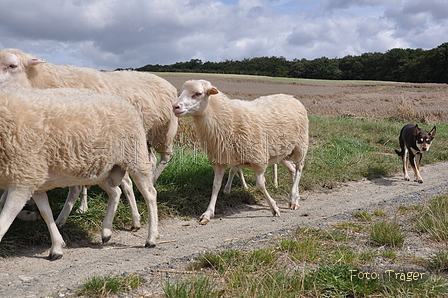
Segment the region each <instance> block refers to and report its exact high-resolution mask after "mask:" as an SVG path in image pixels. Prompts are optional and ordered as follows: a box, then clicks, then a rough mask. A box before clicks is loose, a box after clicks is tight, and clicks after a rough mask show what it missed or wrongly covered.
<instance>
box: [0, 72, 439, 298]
mask: <svg viewBox="0 0 448 298" xmlns="http://www.w3.org/2000/svg"><path fill="white" fill-rule="evenodd" d="M166 78H167V79H168V80H169V81H171V82H172V83H173V84H174V85H175V86H176V87H177V88H178V89H180V88H181V85H182V83H183V81H185V79H186V77H183V76H166ZM208 79H209V80H210V81H212V83H213V84H214V85H215V86H217V87H218V88H219V89H221V90H222V91H224V92H227V93H229V92H230V90H237V91H234V93H233V94H232V97H240V98H241V97H242V96H238V94H239V95H241V94H246V95H247V98H245V99H251V97H253V98H255V97H257V96H259V95H263V94H268V93H279V92H282V93H291V94H296V96H297V94H298V93H300V94H299V95H300V96H302V95H304V94H308V95H309V96H311V97H313V98H314V101H315V103H314V104H316V105H317V104H319V105H321V106H325V104H324V101H327V105H331V104H334V105H335V107H336V106H338V103H335V97H334V96H335V94H337V93H338V92H344V90H346V88H350V90H351V91H350V94H351V96H355V94H358V93H359V94H362V96H361V97H362V98H364V99H366V100H365V101H362V100H361V99H360V100H358V101H356V102H357V103H358V106H357V107H356V109H355V107H354V106H353V105H351V104H349V103H347V102H346V101H347V100H348V99H347V94H346V95H345V96H343V97H342V98H340V99H339V100H340V103H339V108H340V109H339V108H338V109H335V108H334V109H333V111H336V113H339V112H340V111H342V110H343V108H342V107H347V109H348V107H351V108H352V110H350V111H348V110H347V113H351V114H353V113H355V114H357V115H360V116H362V117H365V116H367V115H369V114H374V111H375V109H377V110H376V111H378V110H381V109H382V108H380V107H379V105H378V107H377V108H375V107H374V104H373V102H376V100H377V99H378V98H381V97H382V96H383V95H384V98H392V99H393V98H394V97H400V96H404V97H410V96H411V95H412V94H417V95H419V96H420V94H419V92H421V91H418V90H417V91H416V90H414V88H408V89H409V90H407V91H406V90H402V89H404V88H402V89H400V92H398V93H393V92H392V93H390V92H389V91H390V90H387V91H386V92H382V91H378V88H380V87H379V86H380V85H375V86H374V85H365V86H364V87H363V86H353V84H351V85H350V86H349V85H342V84H334V83H328V84H325V83H321V84H306V83H303V84H298V83H294V84H292V83H287V84H282V83H275V82H267V81H262V80H249V79H230V78H225V77H209V78H208ZM381 86H388V85H381ZM426 87H428V86H425V88H426ZM419 88H420V89H421V88H422V87H421V86H420V87H419ZM415 89H417V88H415ZM428 89H429V88H428ZM369 90H370V91H372V90H373V91H372V92H370V91H369ZM431 90H432V91H431V92H428V93H427V95H426V96H427V98H429V99H435V98H439V97H440V98H441V97H442V96H444V95H445V96H446V88H445V85H436V86H431ZM406 92H409V94H408V93H406ZM425 92H427V91H425ZM369 98H370V99H369ZM419 98H421V97H419ZM317 99H319V102H317ZM368 99H369V100H368ZM421 100H422V101H425V99H424V98H423V99H422V98H421ZM381 101H382V100H378V102H381ZM429 101H430V100H429ZM353 102H355V101H353ZM304 104H305V106H307V103H306V102H304ZM417 104H418V105H420V104H421V102H418V103H417ZM309 105H310V106H311V108H313V107H312V106H313V103H312V102H309ZM445 105H446V103H445ZM442 109H444V108H441V107H439V108H438V110H439V111H440V110H442ZM445 110H447V111H448V109H446V108H445ZM325 111H328V108H327V109H325ZM325 113H326V112H324V113H322V114H325ZM344 113H345V112H344ZM428 115H429V114H428ZM329 116H330V115H329ZM332 116H341V115H335V114H333V115H332ZM397 137H398V136H397ZM397 143H398V142H397ZM400 162H401V161H400V160H399V159H398V157H397V169H399V168H400V167H401V165H400ZM304 175H306V173H304ZM422 177H423V179H424V183H421V184H420V183H417V182H412V181H404V179H403V177H402V174H401V173H397V174H396V175H392V176H390V177H382V178H378V179H373V180H363V181H357V182H350V183H347V184H345V185H341V186H340V187H337V188H335V189H332V190H329V191H328V192H325V193H324V192H303V193H301V197H302V202H301V208H300V209H299V210H297V211H291V210H289V209H288V208H287V201H286V198H285V199H284V200H282V201H280V202H278V204H279V207H280V209H281V216H280V217H272V216H271V212H270V211H269V208H268V206H267V205H266V204H264V203H260V204H254V205H241V206H239V207H238V208H234V209H232V210H224V211H223V213H220V214H217V215H216V216H215V217H214V218H213V219H212V220H211V221H210V222H209V223H208V224H207V225H205V226H202V225H199V224H198V223H197V221H196V220H182V219H178V218H173V219H164V220H161V221H160V226H159V232H160V234H161V235H160V239H159V243H158V245H157V246H156V248H153V249H146V248H144V243H145V239H146V236H147V229H146V228H142V229H140V230H139V231H138V232H129V231H124V230H117V231H114V233H113V235H112V239H111V240H110V242H109V243H108V244H106V245H100V244H89V245H84V246H83V245H79V246H77V247H66V248H65V250H64V256H63V258H62V259H61V260H58V261H54V262H50V261H48V260H46V259H45V258H46V257H47V255H48V250H49V247H37V246H36V247H29V248H28V249H26V250H21V251H17V252H16V253H15V254H14V256H11V257H8V258H6V259H0V268H1V270H0V281H1V282H0V295H2V296H3V297H47V296H50V297H67V296H70V295H73V294H74V293H75V292H76V290H77V287H79V286H80V285H81V284H82V283H83V282H84V280H85V279H86V278H87V277H91V276H93V275H105V274H109V273H110V274H117V275H126V274H130V273H137V274H140V275H142V276H143V277H144V278H145V283H144V284H143V285H142V286H141V287H139V288H138V289H137V290H135V291H133V292H131V293H125V294H120V295H118V297H163V290H162V287H161V286H162V285H163V281H164V280H165V279H166V278H167V277H170V276H175V275H176V274H177V273H182V272H184V271H185V270H186V265H187V264H188V263H189V262H190V261H191V260H193V258H194V257H195V256H197V255H199V254H201V253H204V252H209V251H218V250H221V249H227V248H238V249H246V248H248V249H250V248H256V247H259V246H260V245H263V244H264V243H266V242H267V241H269V240H270V239H273V238H276V237H280V236H282V235H287V234H289V233H290V232H291V231H293V230H295V229H296V228H297V227H298V226H301V227H303V226H314V227H328V226H331V225H332V224H334V223H336V222H338V221H345V220H347V219H349V218H353V213H354V212H356V211H359V210H363V209H368V210H372V209H374V208H380V209H382V210H387V209H388V208H389V207H391V206H395V207H398V206H414V205H417V204H421V203H423V202H424V201H425V200H426V199H429V198H431V197H433V196H435V195H441V194H446V192H447V190H448V162H443V163H438V164H433V165H426V166H424V167H422ZM210 187H211V184H210ZM252 187H253V186H252ZM223 199H225V197H224V198H223ZM96 240H97V242H98V243H100V242H101V240H100V235H98V236H97V239H96ZM405 248H406V249H405V250H406V251H407V252H408V253H409V254H410V255H413V256H420V255H421V256H427V255H428V254H429V253H430V252H431V247H428V246H427V245H426V244H425V243H423V242H422V240H421V239H420V238H418V237H413V238H408V239H407V240H406V242H405Z"/></svg>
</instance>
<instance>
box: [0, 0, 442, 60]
mask: <svg viewBox="0 0 448 298" xmlns="http://www.w3.org/2000/svg"><path fill="white" fill-rule="evenodd" d="M446 4H447V3H446V1H438V0H425V1H423V0H406V1H401V2H398V4H397V1H390V0H361V1H354V0H337V1H333V0H332V1H330V0H320V1H317V0H292V1H290V0H239V1H236V0H225V1H224V0H223V1H218V0H177V1H175V0H166V1H140V0H127V1H118V0H62V1H61V0H41V1H38V2H30V1H28V0H3V1H2V7H3V8H2V9H1V10H0V36H2V39H1V41H0V47H2V48H6V47H8V48H9V47H15V48H19V49H21V50H23V51H26V52H28V53H32V54H34V55H36V56H39V57H42V58H45V59H47V60H49V61H50V62H54V63H57V64H60V63H63V62H68V63H72V64H76V65H82V66H89V67H94V68H98V69H115V68H119V67H121V68H126V67H140V66H143V65H146V64H171V63H175V62H179V61H188V60H190V59H201V60H203V61H223V60H226V59H233V60H240V59H244V58H252V57H259V56H283V57H285V58H287V59H289V60H292V59H294V58H297V59H301V58H306V59H314V58H318V57H322V56H326V57H328V58H333V57H343V56H345V55H360V54H362V53H364V52H374V51H379V52H385V51H387V50H389V49H391V48H393V47H413V48H417V47H421V48H426V49H429V48H433V47H436V46H438V45H440V44H441V43H443V42H445V41H447V40H448V39H447V38H448V33H446V32H448V5H446ZM5 7H7V8H8V9H5Z"/></svg>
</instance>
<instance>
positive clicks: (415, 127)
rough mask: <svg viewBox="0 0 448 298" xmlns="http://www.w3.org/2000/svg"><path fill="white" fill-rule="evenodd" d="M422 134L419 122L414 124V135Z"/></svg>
mask: <svg viewBox="0 0 448 298" xmlns="http://www.w3.org/2000/svg"><path fill="white" fill-rule="evenodd" d="M419 134H420V128H419V127H418V124H416V125H415V126H414V136H418V135H419Z"/></svg>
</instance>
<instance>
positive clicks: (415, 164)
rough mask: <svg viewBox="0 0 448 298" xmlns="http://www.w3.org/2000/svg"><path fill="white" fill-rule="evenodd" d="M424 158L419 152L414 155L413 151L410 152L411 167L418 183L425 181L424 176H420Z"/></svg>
mask: <svg viewBox="0 0 448 298" xmlns="http://www.w3.org/2000/svg"><path fill="white" fill-rule="evenodd" d="M421 159H422V155H421V154H419V153H417V154H416V155H414V153H413V152H412V151H410V152H409V161H410V163H411V167H412V169H413V170H414V175H415V180H414V181H416V182H418V183H423V179H422V176H420V160H421Z"/></svg>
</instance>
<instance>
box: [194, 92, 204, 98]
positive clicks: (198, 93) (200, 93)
mask: <svg viewBox="0 0 448 298" xmlns="http://www.w3.org/2000/svg"><path fill="white" fill-rule="evenodd" d="M201 95H202V92H196V93H195V94H194V96H196V97H198V96H201Z"/></svg>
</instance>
